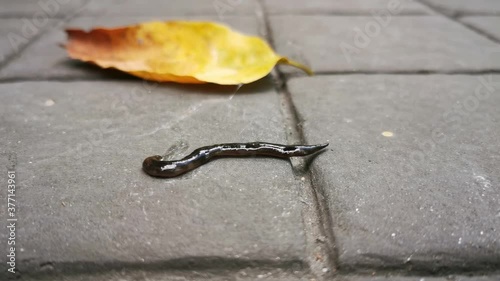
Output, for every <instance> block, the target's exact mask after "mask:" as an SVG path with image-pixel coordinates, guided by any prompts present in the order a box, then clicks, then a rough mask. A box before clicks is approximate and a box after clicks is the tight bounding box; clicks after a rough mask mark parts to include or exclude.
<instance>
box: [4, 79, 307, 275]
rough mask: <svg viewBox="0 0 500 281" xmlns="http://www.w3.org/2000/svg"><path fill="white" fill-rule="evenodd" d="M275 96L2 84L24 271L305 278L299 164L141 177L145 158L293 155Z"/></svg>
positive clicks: (131, 86) (245, 164) (126, 85)
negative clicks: (202, 151) (231, 147)
mask: <svg viewBox="0 0 500 281" xmlns="http://www.w3.org/2000/svg"><path fill="white" fill-rule="evenodd" d="M252 87H258V88H252ZM269 87H270V82H269V81H268V82H267V83H265V81H263V82H262V83H261V84H260V85H253V86H248V87H247V88H246V87H243V88H242V89H240V92H238V93H237V94H236V95H234V96H231V93H232V91H233V90H234V88H233V87H230V89H228V88H222V87H215V88H213V89H212V91H209V89H210V88H209V87H208V88H207V87H191V88H190V87H181V86H177V87H176V86H175V85H171V86H168V85H165V86H158V87H156V88H154V89H150V90H151V92H149V93H148V89H146V88H144V84H143V83H142V82H125V81H121V82H74V83H70V82H68V83H62V82H25V83H4V84H2V85H0V95H1V97H0V99H1V100H2V102H1V103H0V118H1V119H2V120H3V121H2V124H4V125H3V126H2V127H1V134H0V135H1V138H0V147H1V149H2V151H1V152H2V153H1V155H6V154H8V153H9V152H15V153H16V154H17V159H18V165H17V166H16V168H15V169H16V172H17V178H18V183H17V185H18V186H19V188H18V190H17V195H16V196H17V198H18V203H19V205H20V206H22V210H21V209H20V210H19V212H20V213H22V219H21V218H20V219H19V222H18V225H19V228H18V229H17V235H18V236H19V237H22V243H21V246H20V247H22V249H18V264H19V269H20V270H21V271H22V272H30V271H31V272H36V271H37V270H42V269H40V268H41V267H42V266H40V265H43V264H44V263H50V264H51V267H52V268H54V269H55V270H56V271H57V270H68V271H72V270H73V271H77V272H81V270H82V269H81V268H88V269H87V270H90V271H92V268H98V269H99V268H108V269H109V268H111V269H113V268H116V267H119V266H125V267H126V266H127V265H128V266H132V267H137V266H139V267H140V266H141V265H148V264H149V267H152V268H155V266H156V267H157V268H162V269H165V268H169V267H174V268H175V267H189V266H200V264H203V263H206V264H208V265H211V266H215V267H220V266H222V267H223V268H224V267H232V266H235V267H243V268H244V267H246V266H251V265H252V264H253V263H256V264H259V263H262V262H266V263H269V264H271V265H272V264H276V266H285V267H290V266H292V267H293V268H297V269H295V270H299V271H300V270H302V267H301V266H302V261H303V259H304V257H303V248H304V235H303V228H302V218H301V215H300V210H301V209H300V206H301V205H300V201H299V197H298V185H297V184H296V182H295V180H294V177H293V174H292V170H291V167H290V163H289V162H287V161H284V160H279V159H269V158H258V159H234V158H233V159H221V160H217V161H215V162H213V163H210V164H208V165H206V166H203V167H201V168H199V169H197V170H195V171H193V172H192V173H189V174H186V175H185V176H183V177H182V178H177V179H175V180H168V179H156V178H152V177H150V176H148V175H146V174H145V173H143V172H142V169H141V165H142V161H143V159H144V158H145V157H147V156H151V155H155V154H163V153H164V152H165V151H166V150H167V148H168V147H169V146H170V145H172V144H179V143H180V142H185V143H187V144H188V146H189V149H187V150H186V151H177V153H176V154H175V155H173V157H174V158H177V157H181V156H184V155H186V154H188V153H189V152H190V151H191V150H194V149H195V148H198V147H200V146H204V145H210V144H215V143H221V142H248V141H269V142H277V143H283V142H284V141H285V134H284V130H283V126H282V119H281V117H280V114H279V102H278V99H277V96H276V95H275V93H273V91H270V90H269ZM271 89H272V88H271ZM231 97H232V98H231ZM5 192H6V189H2V198H5V197H3V195H5V194H4V193H5ZM5 229H6V228H4V227H3V228H2V229H1V232H0V238H1V240H2V241H6V235H7V234H6V230H5ZM6 259H7V258H6V256H5V255H2V257H1V258H0V260H1V266H0V268H1V269H2V273H5V272H6V269H5V268H6ZM151 264H152V265H151ZM296 264H297V265H296ZM146 268H148V267H147V266H146ZM86 272H87V271H83V272H81V273H86Z"/></svg>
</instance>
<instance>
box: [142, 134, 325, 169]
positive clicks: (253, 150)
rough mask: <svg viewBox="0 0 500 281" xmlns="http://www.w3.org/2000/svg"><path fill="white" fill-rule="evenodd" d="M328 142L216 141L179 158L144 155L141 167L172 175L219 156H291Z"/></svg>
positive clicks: (316, 149)
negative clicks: (315, 143) (299, 143)
mask: <svg viewBox="0 0 500 281" xmlns="http://www.w3.org/2000/svg"><path fill="white" fill-rule="evenodd" d="M327 146H328V143H325V144H320V145H281V144H274V143H267V142H250V143H225V144H216V145H210V146H204V147H200V148H198V149H196V150H195V151H193V152H192V153H191V154H189V155H188V156H186V157H184V158H182V159H180V160H172V161H166V160H164V159H163V157H162V156H160V155H155V156H151V157H148V158H146V159H144V162H143V163H142V168H143V170H144V171H145V172H146V173H147V174H148V175H150V176H153V177H161V178H173V177H177V176H179V175H182V174H184V173H187V172H189V171H192V170H194V169H196V168H198V167H200V166H201V165H203V164H206V163H208V162H210V161H211V160H214V159H217V158H223V157H254V156H266V157H274V158H290V157H297V156H307V155H311V154H314V153H316V152H318V151H320V150H322V149H323V148H325V147H327Z"/></svg>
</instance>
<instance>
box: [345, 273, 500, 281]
mask: <svg viewBox="0 0 500 281" xmlns="http://www.w3.org/2000/svg"><path fill="white" fill-rule="evenodd" d="M499 279H500V276H498V275H484V276H477V277H469V276H454V275H448V276H446V277H421V276H413V277H405V276H390V274H389V276H386V277H385V276H369V277H367V276H355V275H354V276H348V277H345V278H339V280H341V281H448V280H454V281H498V280H499Z"/></svg>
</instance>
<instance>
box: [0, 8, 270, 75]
mask: <svg viewBox="0 0 500 281" xmlns="http://www.w3.org/2000/svg"><path fill="white" fill-rule="evenodd" d="M179 18H182V17H166V18H163V17H157V16H148V17H109V16H103V17H81V18H77V19H75V20H73V21H71V22H69V23H68V24H66V27H71V28H82V29H90V28H92V27H94V26H106V27H115V26H122V25H130V24H135V23H139V22H144V21H152V20H175V19H179ZM183 19H188V20H212V21H214V20H215V21H219V20H218V18H217V16H197V17H189V18H183ZM219 22H222V23H225V24H227V25H229V26H231V27H232V28H234V29H235V30H239V31H241V32H244V33H247V34H252V35H259V33H260V30H259V26H258V24H257V20H256V19H255V18H254V17H251V16H239V17H236V16H227V17H225V18H224V20H222V21H219ZM64 42H66V34H65V32H64V29H63V28H58V29H56V30H52V31H50V32H49V33H47V34H46V35H44V36H43V37H42V38H40V39H39V40H38V41H37V42H34V43H33V45H31V46H29V47H28V48H27V49H26V50H25V51H24V52H23V53H22V54H21V55H20V56H19V57H18V58H16V60H14V61H12V62H11V63H10V64H9V65H8V66H7V67H5V68H4V69H2V70H0V78H4V79H5V78H10V79H12V78H17V79H19V78H25V79H33V78H36V79H44V78H66V79H68V78H71V79H78V78H80V79H99V78H100V79H106V78H117V77H127V75H125V74H121V73H119V72H118V71H113V72H110V71H100V69H99V68H97V67H94V66H88V65H85V64H83V63H80V62H79V61H76V60H71V59H69V58H68V56H67V54H66V51H65V50H64V49H63V48H61V47H59V45H60V44H64Z"/></svg>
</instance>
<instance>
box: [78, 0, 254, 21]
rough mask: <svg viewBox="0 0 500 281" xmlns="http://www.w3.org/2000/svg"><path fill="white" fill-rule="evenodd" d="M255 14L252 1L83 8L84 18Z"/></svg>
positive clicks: (128, 1) (188, 0)
mask: <svg viewBox="0 0 500 281" xmlns="http://www.w3.org/2000/svg"><path fill="white" fill-rule="evenodd" d="M257 11H259V5H258V4H257V1H255V0H209V1H205V0H183V1H176V2H172V1H163V0H153V1H147V2H146V1H142V2H139V1H133V0H111V1H99V0H93V1H91V2H90V3H89V4H88V5H87V6H86V9H85V11H83V14H84V15H115V16H116V15H119V16H127V15H128V16H160V17H165V16H193V15H217V16H218V17H219V18H220V19H224V17H226V16H235V15H253V14H255V13H256V12H257Z"/></svg>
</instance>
